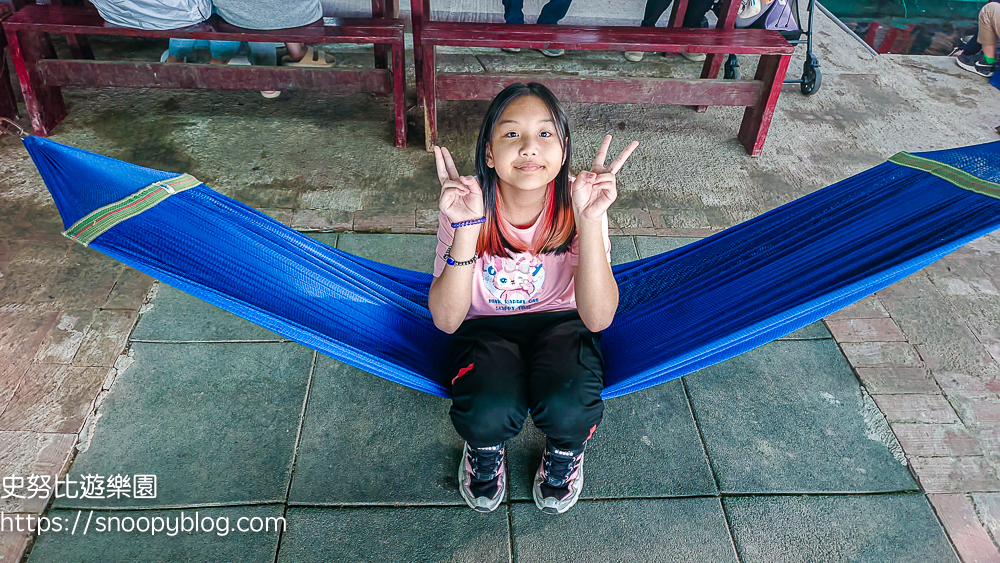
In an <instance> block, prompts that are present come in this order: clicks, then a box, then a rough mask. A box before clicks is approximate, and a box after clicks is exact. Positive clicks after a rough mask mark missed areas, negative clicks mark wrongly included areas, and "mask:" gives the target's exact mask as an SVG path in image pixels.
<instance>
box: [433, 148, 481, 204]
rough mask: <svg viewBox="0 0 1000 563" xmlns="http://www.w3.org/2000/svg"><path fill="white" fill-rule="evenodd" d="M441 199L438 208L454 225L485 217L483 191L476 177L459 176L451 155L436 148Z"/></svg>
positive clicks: (443, 149) (435, 156)
mask: <svg viewBox="0 0 1000 563" xmlns="http://www.w3.org/2000/svg"><path fill="white" fill-rule="evenodd" d="M434 162H435V163H436V164H437V173H438V180H440V181H441V198H440V199H439V200H438V208H439V209H440V210H441V212H442V213H444V214H445V216H447V217H448V219H449V220H451V222H452V223H459V222H461V221H471V220H472V219H479V218H480V217H482V216H483V215H484V209H485V205H484V204H483V190H482V188H480V187H479V181H478V180H476V177H475V176H459V175H458V168H456V167H455V161H454V159H452V158H451V153H450V152H448V149H446V148H444V147H438V146H435V147H434Z"/></svg>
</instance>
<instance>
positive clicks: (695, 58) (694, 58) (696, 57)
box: [681, 53, 708, 63]
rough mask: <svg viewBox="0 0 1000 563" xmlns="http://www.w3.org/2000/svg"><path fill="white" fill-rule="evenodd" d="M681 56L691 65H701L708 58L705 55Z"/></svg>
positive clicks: (685, 54)
mask: <svg viewBox="0 0 1000 563" xmlns="http://www.w3.org/2000/svg"><path fill="white" fill-rule="evenodd" d="M681 56H682V57H684V58H685V59H687V60H689V61H691V62H693V63H703V62H705V59H707V58H708V55H706V54H705V53H681Z"/></svg>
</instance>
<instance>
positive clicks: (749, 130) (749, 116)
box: [737, 55, 792, 156]
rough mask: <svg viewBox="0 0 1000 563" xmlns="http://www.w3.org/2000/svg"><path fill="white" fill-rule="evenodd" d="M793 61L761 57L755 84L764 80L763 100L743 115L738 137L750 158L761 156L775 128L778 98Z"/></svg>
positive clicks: (779, 57) (782, 57)
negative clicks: (768, 135) (769, 132)
mask: <svg viewBox="0 0 1000 563" xmlns="http://www.w3.org/2000/svg"><path fill="white" fill-rule="evenodd" d="M791 60H792V57H791V55H762V56H761V57H760V63H758V65H757V74H756V76H754V80H760V81H762V83H763V84H762V85H761V88H760V98H758V100H757V105H755V106H751V107H748V108H747V109H746V111H744V112H743V123H741V124H740V133H739V135H738V136H737V138H738V139H739V140H740V142H741V143H743V146H744V147H746V149H747V152H748V153H750V156H757V155H759V154H760V151H761V150H762V149H763V148H764V139H766V138H767V129H768V127H770V125H771V117H773V116H774V108H775V106H777V105H778V94H780V93H781V85H782V82H784V80H785V71H786V70H788V63H789V61H791Z"/></svg>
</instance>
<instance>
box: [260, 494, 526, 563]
mask: <svg viewBox="0 0 1000 563" xmlns="http://www.w3.org/2000/svg"><path fill="white" fill-rule="evenodd" d="M299 561H301V562H309V563H313V562H315V561H345V562H346V561H350V562H352V563H353V562H357V563H361V562H365V561H371V562H377V563H383V562H386V561H405V562H407V563H410V562H413V563H418V562H421V563H423V562H426V563H431V562H438V561H451V562H456V563H486V562H497V563H500V562H504V563H506V562H507V561H510V534H509V532H508V527H507V512H506V510H503V509H499V510H497V511H496V512H492V513H489V514H481V513H479V512H475V511H474V510H472V509H470V508H468V507H464V506H463V507H454V508H449V507H445V508H442V507H421V508H387V507H379V508H368V507H365V508H297V507H290V508H289V509H288V531H287V532H286V533H285V535H284V536H283V537H282V539H281V550H280V551H279V552H278V562H279V563H295V562H299Z"/></svg>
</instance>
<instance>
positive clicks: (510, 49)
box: [500, 47, 521, 53]
mask: <svg viewBox="0 0 1000 563" xmlns="http://www.w3.org/2000/svg"><path fill="white" fill-rule="evenodd" d="M500 50H501V51H503V52H504V53H520V52H521V48H520V47H501V48H500Z"/></svg>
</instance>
